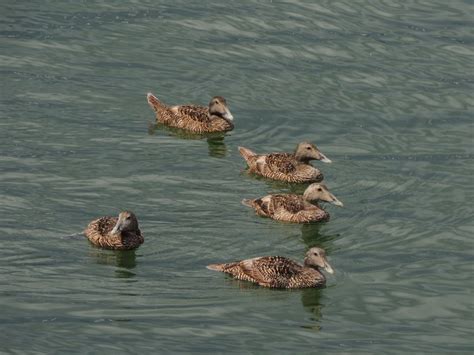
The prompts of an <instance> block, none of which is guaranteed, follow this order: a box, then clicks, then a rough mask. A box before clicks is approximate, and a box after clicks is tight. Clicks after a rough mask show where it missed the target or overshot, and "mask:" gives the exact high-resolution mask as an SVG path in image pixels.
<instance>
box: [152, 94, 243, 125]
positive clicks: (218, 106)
mask: <svg viewBox="0 0 474 355" xmlns="http://www.w3.org/2000/svg"><path fill="white" fill-rule="evenodd" d="M147 100H148V103H149V104H150V106H151V108H152V109H153V110H154V111H155V113H156V120H157V121H158V122H160V123H162V124H164V125H167V126H170V127H177V128H181V129H185V130H188V131H191V132H195V133H212V132H226V131H231V130H232V129H233V128H234V124H233V122H232V121H233V119H234V117H233V116H232V114H231V113H230V111H229V107H228V106H227V102H226V100H225V99H224V98H223V97H221V96H215V97H213V98H212V100H211V101H210V102H209V106H208V107H204V106H198V105H178V106H167V105H165V104H164V103H162V102H161V101H160V100H158V99H157V98H156V96H154V95H153V94H151V93H148V95H147Z"/></svg>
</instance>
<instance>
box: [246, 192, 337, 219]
mask: <svg viewBox="0 0 474 355" xmlns="http://www.w3.org/2000/svg"><path fill="white" fill-rule="evenodd" d="M318 201H325V202H330V203H333V204H335V205H336V206H343V204H342V202H341V201H339V200H338V199H337V198H336V196H334V195H333V194H332V193H330V192H329V190H328V188H327V187H326V185H324V184H319V183H314V184H311V185H309V186H308V188H307V189H306V190H305V192H304V194H303V195H295V194H275V195H267V196H264V197H261V198H257V199H244V200H242V203H243V204H244V205H246V206H249V207H252V208H253V209H254V210H255V212H256V214H257V215H259V216H262V217H269V218H272V219H275V220H278V221H285V222H294V223H308V222H319V221H326V220H328V219H329V213H327V212H326V211H325V210H324V209H322V208H321V207H320V206H319V205H318Z"/></svg>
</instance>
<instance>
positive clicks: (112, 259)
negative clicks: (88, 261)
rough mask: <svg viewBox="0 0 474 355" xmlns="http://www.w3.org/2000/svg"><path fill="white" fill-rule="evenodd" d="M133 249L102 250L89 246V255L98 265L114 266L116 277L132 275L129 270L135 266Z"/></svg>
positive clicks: (133, 274)
mask: <svg viewBox="0 0 474 355" xmlns="http://www.w3.org/2000/svg"><path fill="white" fill-rule="evenodd" d="M135 252H136V251H135V250H104V249H99V248H94V247H91V250H90V251H89V256H90V257H91V258H92V259H93V260H94V261H95V262H96V263H97V264H99V265H110V266H116V267H117V269H116V270H115V274H116V276H117V277H118V278H130V277H134V276H135V273H134V272H132V271H130V270H132V269H134V268H135V267H136V266H137V262H136V254H135Z"/></svg>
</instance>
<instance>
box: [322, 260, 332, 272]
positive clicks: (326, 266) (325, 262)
mask: <svg viewBox="0 0 474 355" xmlns="http://www.w3.org/2000/svg"><path fill="white" fill-rule="evenodd" d="M323 268H324V270H326V272H328V273H330V274H334V270H333V268H332V267H331V265H329V263H328V262H327V261H324V266H323Z"/></svg>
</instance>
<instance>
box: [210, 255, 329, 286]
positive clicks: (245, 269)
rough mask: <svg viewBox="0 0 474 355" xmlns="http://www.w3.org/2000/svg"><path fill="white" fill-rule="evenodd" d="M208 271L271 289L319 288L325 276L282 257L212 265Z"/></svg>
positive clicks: (265, 257)
mask: <svg viewBox="0 0 474 355" xmlns="http://www.w3.org/2000/svg"><path fill="white" fill-rule="evenodd" d="M208 268H209V269H212V270H217V271H222V272H225V273H228V274H230V275H232V276H233V277H235V278H236V279H239V280H245V281H250V282H254V283H258V284H259V285H261V286H265V287H272V288H304V287H320V286H324V285H325V283H326V278H325V276H324V275H323V274H322V273H321V272H319V271H318V270H317V269H315V268H312V267H307V266H303V265H300V264H298V263H296V262H294V261H293V260H290V259H288V258H285V257H283V256H263V257H258V258H253V259H246V260H242V261H237V262H233V263H227V264H212V265H209V266H208Z"/></svg>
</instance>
